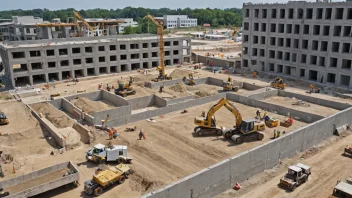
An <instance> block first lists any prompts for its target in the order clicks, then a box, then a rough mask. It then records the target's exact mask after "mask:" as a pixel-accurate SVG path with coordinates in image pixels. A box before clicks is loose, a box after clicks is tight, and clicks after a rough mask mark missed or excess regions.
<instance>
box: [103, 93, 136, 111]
mask: <svg viewBox="0 0 352 198" xmlns="http://www.w3.org/2000/svg"><path fill="white" fill-rule="evenodd" d="M101 99H102V100H106V101H108V102H110V103H111V104H113V105H115V106H117V107H119V106H126V105H129V103H128V101H127V100H126V99H124V98H123V97H121V96H118V95H115V94H113V93H110V92H108V91H105V90H101Z"/></svg>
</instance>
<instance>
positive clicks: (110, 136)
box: [109, 129, 114, 139]
mask: <svg viewBox="0 0 352 198" xmlns="http://www.w3.org/2000/svg"><path fill="white" fill-rule="evenodd" d="M113 135H114V131H113V130H112V129H109V139H112V136H113Z"/></svg>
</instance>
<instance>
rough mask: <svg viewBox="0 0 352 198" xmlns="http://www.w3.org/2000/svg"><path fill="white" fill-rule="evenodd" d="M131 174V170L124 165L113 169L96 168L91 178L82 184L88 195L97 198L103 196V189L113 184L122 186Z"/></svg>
mask: <svg viewBox="0 0 352 198" xmlns="http://www.w3.org/2000/svg"><path fill="white" fill-rule="evenodd" d="M129 174H132V170H131V169H130V167H129V166H127V165H125V164H119V165H117V166H115V167H105V168H103V169H102V168H98V169H97V170H96V172H95V174H94V175H93V178H92V179H90V180H88V181H85V182H84V191H85V192H86V193H87V194H88V195H94V196H96V197H98V196H99V195H101V194H103V191H104V189H106V188H107V187H108V186H111V185H114V184H115V183H118V184H122V183H124V182H125V180H126V179H127V178H128V175H129Z"/></svg>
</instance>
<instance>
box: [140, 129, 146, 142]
mask: <svg viewBox="0 0 352 198" xmlns="http://www.w3.org/2000/svg"><path fill="white" fill-rule="evenodd" d="M142 137H143V139H145V134H144V130H143V129H141V130H140V131H139V140H141V139H142Z"/></svg>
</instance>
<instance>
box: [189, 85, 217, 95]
mask: <svg viewBox="0 0 352 198" xmlns="http://www.w3.org/2000/svg"><path fill="white" fill-rule="evenodd" d="M187 90H188V91H190V92H193V93H195V94H196V95H197V96H199V97H206V96H213V95H216V94H218V90H221V89H220V88H217V87H215V86H211V85H206V84H201V85H194V86H187Z"/></svg>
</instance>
